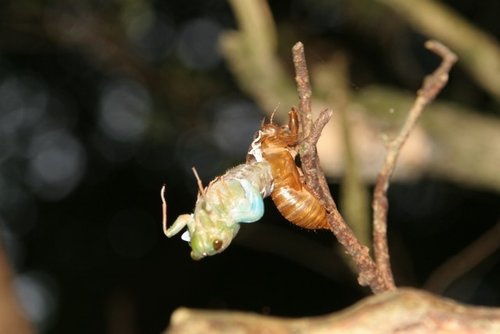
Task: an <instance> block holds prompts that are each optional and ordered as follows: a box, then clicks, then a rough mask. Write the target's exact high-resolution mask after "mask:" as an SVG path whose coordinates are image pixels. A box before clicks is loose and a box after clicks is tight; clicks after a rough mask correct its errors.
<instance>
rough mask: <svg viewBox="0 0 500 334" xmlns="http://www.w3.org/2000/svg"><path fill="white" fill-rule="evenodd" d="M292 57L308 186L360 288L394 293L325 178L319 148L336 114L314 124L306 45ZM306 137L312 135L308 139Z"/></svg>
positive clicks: (294, 50)
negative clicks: (357, 236) (348, 220)
mask: <svg viewBox="0 0 500 334" xmlns="http://www.w3.org/2000/svg"><path fill="white" fill-rule="evenodd" d="M292 54H293V63H294V65H295V72H296V75H295V81H296V83H297V91H298V93H299V99H300V107H299V115H300V119H301V120H304V123H302V124H301V125H302V134H303V136H302V138H300V142H299V153H300V159H301V163H302V171H303V173H304V179H305V183H306V185H307V186H308V187H309V188H310V189H311V190H313V192H314V193H315V194H316V195H317V196H318V199H319V200H320V201H321V202H322V203H323V205H324V206H325V208H326V210H327V212H328V223H329V224H330V226H331V230H332V232H333V233H334V234H335V237H336V238H337V240H338V241H339V243H340V244H341V245H342V246H343V247H344V248H345V250H346V252H347V253H348V254H349V255H350V256H351V257H352V259H353V261H354V264H355V265H356V268H357V270H358V273H359V276H358V282H359V284H361V285H362V286H366V285H368V286H370V289H371V290H372V291H373V292H374V293H380V292H383V291H386V290H388V289H392V288H394V285H392V286H390V285H388V284H386V283H385V282H384V280H383V277H382V276H381V275H380V272H379V271H378V269H377V267H376V265H375V262H373V260H372V258H371V257H370V254H369V250H368V248H367V247H366V246H364V245H362V244H361V243H360V242H359V240H358V239H357V238H356V236H355V235H354V233H353V232H352V230H351V228H350V227H349V226H347V224H346V223H345V221H344V218H343V217H342V215H341V214H340V212H339V211H338V209H337V205H336V204H335V201H334V200H333V198H332V195H331V194H330V191H329V189H328V183H327V181H326V177H325V174H324V173H323V171H322V169H321V166H320V162H319V157H318V152H317V150H316V144H317V142H318V139H319V137H320V135H321V131H322V130H323V128H324V126H325V125H326V123H327V122H328V120H329V119H330V117H331V116H332V111H331V110H328V109H327V110H324V111H323V112H322V113H321V115H320V117H319V118H318V119H317V120H316V121H315V122H314V123H313V122H312V112H311V100H310V99H311V95H312V90H311V87H310V84H309V82H310V80H309V72H308V70H307V64H306V59H305V55H304V46H303V45H302V43H300V42H299V43H297V44H295V45H294V47H293V48H292ZM304 134H308V135H307V136H304Z"/></svg>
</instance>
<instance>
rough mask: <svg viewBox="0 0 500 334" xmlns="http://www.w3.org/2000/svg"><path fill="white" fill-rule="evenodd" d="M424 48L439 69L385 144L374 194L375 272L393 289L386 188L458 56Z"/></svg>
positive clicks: (433, 43)
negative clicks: (435, 57) (434, 56)
mask: <svg viewBox="0 0 500 334" xmlns="http://www.w3.org/2000/svg"><path fill="white" fill-rule="evenodd" d="M425 46H426V47H427V48H428V49H429V50H431V51H433V52H434V53H436V54H438V55H439V56H440V57H441V58H442V62H441V65H440V66H439V67H438V68H437V69H436V70H435V71H434V72H433V73H432V74H431V75H428V76H427V77H426V78H425V79H424V82H423V85H422V88H421V89H420V90H419V91H418V93H417V98H416V100H415V102H414V104H413V106H412V108H411V109H410V111H409V113H408V117H407V119H406V121H405V123H404V125H403V127H402V128H401V131H400V133H399V134H398V136H397V137H396V138H395V139H394V140H393V141H391V142H390V143H389V144H388V151H387V156H386V158H385V161H384V165H383V166H382V169H381V170H380V172H379V175H378V177H377V183H376V185H375V189H374V192H373V202H372V207H373V244H374V253H375V261H376V263H377V268H378V269H379V270H380V272H381V273H382V275H383V277H384V281H385V282H386V283H387V284H388V285H389V286H394V278H393V276H392V271H391V266H390V258H389V249H388V246H387V210H388V206H389V203H388V201H387V189H388V188H389V180H390V178H391V176H392V173H393V172H394V168H395V167H396V162H397V159H398V156H399V153H400V152H401V148H402V147H403V144H404V143H405V142H406V140H407V139H408V136H409V135H410V132H411V130H412V129H413V128H414V126H415V124H416V122H417V120H418V118H419V117H420V115H421V113H422V111H423V109H424V107H425V106H426V105H427V104H429V103H430V102H431V101H432V100H433V99H434V98H435V97H436V95H437V94H438V93H439V92H440V91H441V89H442V88H443V87H444V86H445V85H446V82H447V81H448V73H449V71H450V69H451V67H452V66H453V64H454V63H455V62H456V61H457V56H456V55H455V54H454V53H453V52H451V51H450V50H449V49H448V48H447V47H446V46H444V45H443V44H441V43H439V42H437V41H428V42H427V43H426V44H425Z"/></svg>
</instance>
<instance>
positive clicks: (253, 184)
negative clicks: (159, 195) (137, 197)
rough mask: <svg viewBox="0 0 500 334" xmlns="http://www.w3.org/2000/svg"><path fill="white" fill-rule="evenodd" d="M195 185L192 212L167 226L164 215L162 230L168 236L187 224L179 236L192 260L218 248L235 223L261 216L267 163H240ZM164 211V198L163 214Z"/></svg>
mask: <svg viewBox="0 0 500 334" xmlns="http://www.w3.org/2000/svg"><path fill="white" fill-rule="evenodd" d="M198 180H199V179H198ZM199 188H200V189H199V192H198V198H197V200H196V205H195V208H194V212H193V213H191V214H184V215H180V216H179V217H178V218H177V220H176V221H175V222H174V223H173V225H172V226H171V227H170V228H168V229H167V228H166V218H164V232H165V234H166V236H167V237H169V238H170V237H172V236H174V235H176V234H177V233H179V232H180V231H181V230H182V229H183V228H184V227H185V226H187V230H186V232H184V234H183V235H182V239H183V240H186V241H188V242H189V243H190V245H191V257H192V258H193V259H195V260H199V259H202V258H203V257H205V256H209V255H214V254H218V253H220V252H222V251H223V250H225V249H226V248H227V247H228V246H229V244H230V243H231V241H232V240H233V238H234V237H235V236H236V234H237V233H238V230H239V223H252V222H255V221H257V220H259V219H260V218H261V217H262V215H263V214H264V203H263V197H266V196H268V195H269V194H270V193H271V190H272V172H271V166H270V164H269V163H268V162H266V161H261V162H254V163H248V164H241V165H238V166H236V167H234V168H232V169H230V170H228V171H227V172H226V173H225V174H224V175H222V176H219V177H217V178H216V179H214V180H213V181H212V182H210V184H209V185H208V186H207V187H205V188H203V187H202V186H201V182H200V181H199ZM162 191H163V190H162ZM165 211H166V204H165V202H164V215H166V212H165Z"/></svg>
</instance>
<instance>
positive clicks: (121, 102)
mask: <svg viewBox="0 0 500 334" xmlns="http://www.w3.org/2000/svg"><path fill="white" fill-rule="evenodd" d="M150 114H151V98H150V96H149V93H148V92H147V91H146V89H144V87H142V86H141V85H140V84H138V83H136V82H133V81H126V80H123V81H114V82H111V83H109V84H108V85H107V86H106V87H105V88H104V89H103V94H102V96H101V101H100V109H99V127H100V129H101V130H102V131H103V132H104V134H105V135H106V136H107V137H109V138H110V139H113V140H116V141H120V142H136V141H139V140H140V139H141V138H142V135H143V134H144V132H145V130H146V127H147V124H148V120H149V115H150Z"/></svg>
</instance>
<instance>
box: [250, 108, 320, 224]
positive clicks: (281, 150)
mask: <svg viewBox="0 0 500 334" xmlns="http://www.w3.org/2000/svg"><path fill="white" fill-rule="evenodd" d="M298 132H299V119H298V115H297V112H296V111H295V110H294V109H292V110H291V111H290V112H289V113H288V125H285V126H281V127H280V126H278V125H276V124H273V122H272V119H271V121H270V122H269V123H267V124H266V123H265V124H263V125H262V127H261V129H260V130H259V132H258V133H257V135H256V137H255V139H254V141H253V142H252V145H251V149H250V151H249V159H247V160H249V161H267V162H268V163H269V164H270V165H271V170H272V175H273V182H274V190H273V192H272V193H271V197H272V199H273V202H274V204H275V205H276V207H277V208H278V210H279V212H280V213H281V214H282V215H283V217H285V218H286V219H287V220H288V221H290V222H292V223H293V224H295V225H298V226H300V227H303V228H307V229H329V228H330V225H329V224H328V222H327V219H326V211H325V208H324V207H323V205H322V204H321V203H320V202H319V201H318V199H317V198H316V197H315V196H314V195H313V194H312V192H311V191H310V190H309V189H308V187H307V185H305V184H304V183H303V181H302V175H301V171H300V170H299V168H298V167H297V166H296V164H295V160H294V156H295V152H294V151H293V147H294V146H295V145H296V144H297V139H298Z"/></svg>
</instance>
